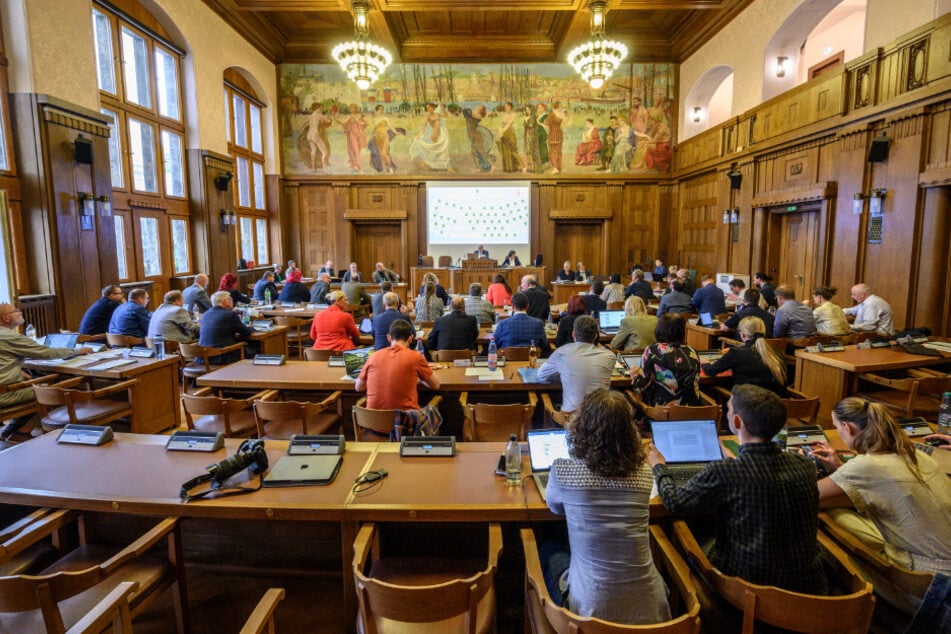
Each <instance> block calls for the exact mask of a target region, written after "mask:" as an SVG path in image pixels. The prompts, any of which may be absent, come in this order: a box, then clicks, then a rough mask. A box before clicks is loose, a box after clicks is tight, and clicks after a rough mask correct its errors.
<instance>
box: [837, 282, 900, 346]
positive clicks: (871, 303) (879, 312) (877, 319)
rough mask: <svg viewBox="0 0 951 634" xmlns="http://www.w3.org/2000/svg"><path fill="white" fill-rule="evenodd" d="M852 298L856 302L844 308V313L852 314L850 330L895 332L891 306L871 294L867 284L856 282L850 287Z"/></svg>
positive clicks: (886, 333) (888, 333) (890, 333)
mask: <svg viewBox="0 0 951 634" xmlns="http://www.w3.org/2000/svg"><path fill="white" fill-rule="evenodd" d="M852 299H854V300H855V301H856V302H858V303H857V304H856V305H855V306H852V307H851V308H846V309H845V311H844V312H845V314H846V315H853V316H854V317H855V321H854V322H852V330H854V331H856V332H876V333H878V334H879V335H882V336H891V335H894V334H895V321H894V318H893V313H892V307H891V306H890V305H889V304H888V302H886V301H885V300H884V299H882V298H881V297H879V296H878V295H874V294H872V289H871V288H869V286H868V284H856V285H855V286H853V287H852Z"/></svg>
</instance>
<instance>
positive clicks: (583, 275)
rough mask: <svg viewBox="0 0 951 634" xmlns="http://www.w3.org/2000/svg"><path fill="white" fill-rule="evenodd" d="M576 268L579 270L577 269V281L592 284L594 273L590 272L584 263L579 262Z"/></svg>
mask: <svg viewBox="0 0 951 634" xmlns="http://www.w3.org/2000/svg"><path fill="white" fill-rule="evenodd" d="M576 266H577V267H578V268H576V269H575V281H576V282H590V281H591V278H593V277H594V273H592V272H591V271H589V270H588V268H587V267H586V266H585V265H584V262H578V264H577V265H576Z"/></svg>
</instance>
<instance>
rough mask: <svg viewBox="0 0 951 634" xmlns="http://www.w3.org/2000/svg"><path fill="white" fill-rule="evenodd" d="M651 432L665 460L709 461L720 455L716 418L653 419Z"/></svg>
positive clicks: (672, 461) (671, 461)
mask: <svg viewBox="0 0 951 634" xmlns="http://www.w3.org/2000/svg"><path fill="white" fill-rule="evenodd" d="M651 433H652V434H653V436H654V444H655V445H656V446H657V448H658V449H659V450H660V452H661V453H662V454H664V458H665V459H666V460H667V462H670V463H677V462H710V461H711V460H719V459H720V458H721V453H720V440H719V438H718V437H717V423H716V421H715V420H712V419H711V420H671V421H666V420H665V421H654V422H653V423H652V424H651Z"/></svg>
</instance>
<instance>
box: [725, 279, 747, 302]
mask: <svg viewBox="0 0 951 634" xmlns="http://www.w3.org/2000/svg"><path fill="white" fill-rule="evenodd" d="M727 285H728V286H729V287H730V292H729V293H727V297H728V298H729V299H732V300H734V301H739V300H741V299H742V298H743V291H745V290H746V282H744V281H743V280H741V279H740V278H738V277H734V278H733V279H732V280H730V281H729V282H727Z"/></svg>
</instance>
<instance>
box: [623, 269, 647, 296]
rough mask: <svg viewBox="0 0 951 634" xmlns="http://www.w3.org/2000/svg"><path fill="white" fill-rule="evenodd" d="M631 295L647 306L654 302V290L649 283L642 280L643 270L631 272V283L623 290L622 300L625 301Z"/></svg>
mask: <svg viewBox="0 0 951 634" xmlns="http://www.w3.org/2000/svg"><path fill="white" fill-rule="evenodd" d="M631 295H637V296H638V297H640V298H641V299H643V300H644V303H645V304H648V305H649V304H650V303H651V302H652V301H653V300H654V288H653V287H652V286H651V285H650V282H647V281H645V280H644V270H643V269H634V270H633V271H631V283H630V284H628V286H627V288H625V289H624V298H625V299H627V298H628V297H630V296H631Z"/></svg>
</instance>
